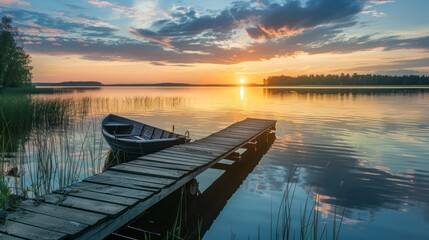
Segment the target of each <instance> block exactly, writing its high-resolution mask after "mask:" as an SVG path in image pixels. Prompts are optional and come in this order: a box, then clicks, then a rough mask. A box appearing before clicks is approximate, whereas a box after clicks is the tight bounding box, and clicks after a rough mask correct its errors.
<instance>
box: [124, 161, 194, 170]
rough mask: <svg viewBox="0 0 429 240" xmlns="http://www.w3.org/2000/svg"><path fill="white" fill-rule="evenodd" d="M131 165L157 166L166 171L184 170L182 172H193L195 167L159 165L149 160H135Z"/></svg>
mask: <svg viewBox="0 0 429 240" xmlns="http://www.w3.org/2000/svg"><path fill="white" fill-rule="evenodd" d="M129 163H130V164H137V165H140V166H147V167H150V166H155V167H159V168H164V169H171V170H182V171H192V170H193V169H194V168H195V167H191V166H185V165H179V164H173V163H159V162H154V161H150V159H149V160H135V161H132V162H129Z"/></svg>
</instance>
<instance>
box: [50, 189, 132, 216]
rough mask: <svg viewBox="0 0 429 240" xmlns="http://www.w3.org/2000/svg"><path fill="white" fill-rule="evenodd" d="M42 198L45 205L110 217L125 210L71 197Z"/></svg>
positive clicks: (115, 205)
mask: <svg viewBox="0 0 429 240" xmlns="http://www.w3.org/2000/svg"><path fill="white" fill-rule="evenodd" d="M43 198H44V199H45V202H47V203H51V204H55V205H60V206H67V207H71V208H76V209H82V210H87V211H91V212H96V213H104V214H107V215H110V216H115V215H117V214H119V213H121V212H122V211H124V210H125V209H126V208H127V207H126V206H123V205H119V204H114V203H107V202H101V201H96V200H90V199H85V198H78V197H73V196H64V195H60V194H48V195H45V196H43Z"/></svg>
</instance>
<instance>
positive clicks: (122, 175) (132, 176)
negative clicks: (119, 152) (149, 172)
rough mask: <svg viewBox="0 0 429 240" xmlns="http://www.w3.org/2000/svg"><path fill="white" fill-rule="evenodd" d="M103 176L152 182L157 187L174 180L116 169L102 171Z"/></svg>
mask: <svg viewBox="0 0 429 240" xmlns="http://www.w3.org/2000/svg"><path fill="white" fill-rule="evenodd" d="M135 161H140V160H135ZM132 162H134V161H131V162H130V163H132ZM103 176H108V177H113V178H123V179H133V180H137V181H140V182H148V183H153V184H156V185H157V186H158V187H159V188H162V187H165V186H167V185H170V184H171V183H173V182H174V180H172V179H168V178H161V177H151V176H141V175H138V174H131V173H124V172H116V171H106V172H104V173H103Z"/></svg>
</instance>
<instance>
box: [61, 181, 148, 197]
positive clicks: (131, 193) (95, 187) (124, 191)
mask: <svg viewBox="0 0 429 240" xmlns="http://www.w3.org/2000/svg"><path fill="white" fill-rule="evenodd" d="M70 188H76V189H84V190H87V191H92V192H99V193H106V194H112V195H116V196H124V197H130V198H137V199H146V198H148V197H150V196H152V195H153V192H149V191H142V190H136V189H130V188H123V187H117V186H110V185H104V184H96V183H90V182H80V183H76V184H74V185H72V186H70Z"/></svg>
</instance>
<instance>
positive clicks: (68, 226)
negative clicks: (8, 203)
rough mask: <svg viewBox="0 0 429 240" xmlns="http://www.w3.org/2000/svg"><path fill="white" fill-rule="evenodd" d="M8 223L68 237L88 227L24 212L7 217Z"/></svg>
mask: <svg viewBox="0 0 429 240" xmlns="http://www.w3.org/2000/svg"><path fill="white" fill-rule="evenodd" d="M8 221H14V222H19V223H22V224H27V225H31V226H34V227H39V228H44V229H47V230H51V231H56V232H61V233H66V234H69V235H74V234H76V233H78V232H79V231H82V230H83V229H85V228H86V227H88V225H86V224H83V223H79V222H74V221H68V220H64V219H62V218H56V217H51V216H47V215H43V214H38V213H34V212H30V211H26V210H17V211H16V212H14V213H13V214H11V215H10V216H9V217H8Z"/></svg>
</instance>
